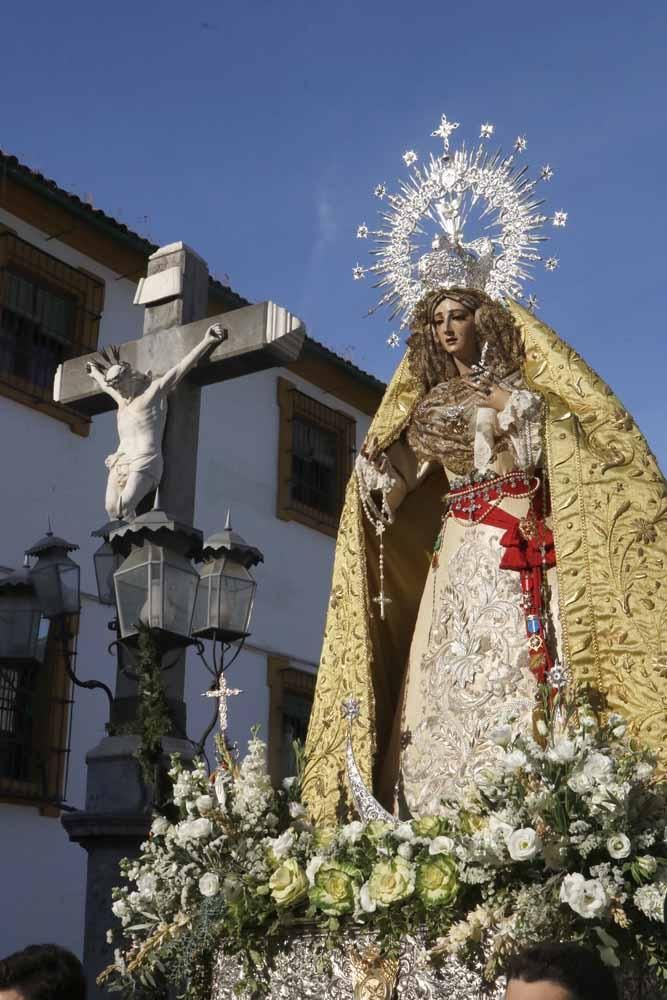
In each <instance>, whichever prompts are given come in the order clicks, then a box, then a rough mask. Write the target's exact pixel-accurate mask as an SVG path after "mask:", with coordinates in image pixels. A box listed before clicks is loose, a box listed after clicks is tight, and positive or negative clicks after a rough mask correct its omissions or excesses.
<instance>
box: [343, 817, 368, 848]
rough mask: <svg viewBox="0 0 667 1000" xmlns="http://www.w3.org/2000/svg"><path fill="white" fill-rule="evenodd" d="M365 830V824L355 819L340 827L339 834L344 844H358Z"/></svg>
mask: <svg viewBox="0 0 667 1000" xmlns="http://www.w3.org/2000/svg"><path fill="white" fill-rule="evenodd" d="M363 832H364V824H363V823H361V822H359V820H358V819H355V820H353V821H352V822H351V823H347V824H346V825H345V826H342V827H341V828H340V833H339V836H340V839H341V840H342V841H343V843H344V844H356V843H357V841H358V840H360V839H361V835H362V833H363Z"/></svg>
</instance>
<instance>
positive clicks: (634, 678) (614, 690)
mask: <svg viewBox="0 0 667 1000" xmlns="http://www.w3.org/2000/svg"><path fill="white" fill-rule="evenodd" d="M510 310H511V312H512V314H513V316H514V318H515V320H516V321H517V323H518V325H519V328H520V329H521V332H522V336H523V338H524V344H525V348H526V363H525V377H526V383H527V385H528V386H529V387H530V388H533V389H535V390H537V391H538V392H540V393H541V395H542V396H543V398H544V400H545V409H546V413H545V429H544V434H545V442H544V444H545V453H546V464H547V468H548V475H549V483H550V490H551V501H552V510H553V523H554V539H555V548H556V557H557V571H558V582H559V599H560V614H561V622H562V628H563V639H564V651H565V655H566V660H567V666H568V668H569V670H570V672H571V676H572V678H573V679H574V680H575V681H576V682H578V683H580V684H584V685H586V686H587V687H588V688H589V690H590V691H591V693H592V695H593V696H594V697H595V698H596V699H597V700H598V702H599V705H600V707H602V708H603V709H605V710H608V711H618V712H621V713H622V714H623V715H624V716H625V717H626V718H627V719H628V720H629V722H630V724H631V728H632V731H633V732H634V733H635V735H636V736H637V737H638V738H639V739H640V740H641V741H642V742H644V743H645V744H647V745H649V746H651V747H653V748H654V749H655V750H656V751H657V752H658V753H659V754H660V756H661V764H662V765H663V767H664V765H665V764H666V763H667V650H666V649H665V641H664V640H665V618H666V615H667V600H666V595H667V579H665V580H664V582H663V577H664V571H665V566H666V565H667V485H666V484H665V480H664V478H663V476H662V474H661V472H660V469H659V468H658V465H657V462H656V460H655V457H654V456H653V454H652V453H651V451H650V449H649V448H648V445H647V443H646V440H645V439H644V437H643V435H642V434H641V432H640V431H639V429H638V428H637V426H636V424H635V423H634V421H633V419H632V417H631V416H630V414H628V413H627V412H626V411H625V410H624V408H623V407H622V405H621V403H620V402H619V400H618V399H617V398H616V397H615V396H614V394H613V392H612V391H611V389H610V388H609V387H608V386H607V385H606V384H605V383H604V382H603V381H602V379H600V378H599V376H598V375H596V374H595V372H594V371H593V370H592V369H591V368H590V367H589V366H588V365H587V364H586V362H585V361H583V359H582V358H580V357H579V355H578V354H577V353H576V352H575V351H574V350H573V349H572V348H571V347H570V346H569V345H568V344H566V343H565V341H563V340H562V339H561V338H560V337H558V335H557V334H556V333H555V332H554V331H553V330H551V329H550V328H549V327H548V326H546V325H545V324H544V323H541V322H540V321H539V320H538V319H536V318H535V317H534V316H533V315H532V314H531V313H529V312H527V311H526V310H525V309H523V308H522V307H521V306H519V305H518V304H516V303H510ZM420 398H421V391H420V387H419V384H418V383H417V381H416V380H415V379H414V378H413V376H412V374H411V372H410V369H409V366H408V363H407V357H404V358H403V361H402V362H401V364H400V365H399V367H398V369H397V371H396V373H395V374H394V377H393V378H392V380H391V383H390V385H389V387H388V389H387V392H386V393H385V396H384V399H383V401H382V403H381V405H380V408H379V409H378V411H377V413H376V415H375V418H374V420H373V422H372V424H371V427H370V429H369V432H368V439H369V440H370V439H372V438H375V437H377V439H378V444H379V446H380V448H386V447H388V446H389V445H390V444H391V443H392V442H393V441H395V440H396V439H397V438H398V437H399V435H400V434H401V432H402V431H403V429H404V428H405V426H406V425H407V423H408V421H409V419H410V416H411V414H412V411H413V410H414V408H415V406H416V405H417V403H418V402H419V399H420ZM439 488H440V493H441V492H442V489H441V484H440V482H439V481H438V477H430V478H429V479H428V480H427V481H426V483H424V484H423V485H422V486H421V487H420V488H419V489H418V490H416V491H415V492H414V493H413V494H411V495H410V496H409V497H408V498H407V500H406V501H405V502H404V504H403V505H402V506H401V508H400V510H399V516H398V517H397V519H396V522H395V524H394V525H393V526H392V528H391V529H390V530H389V531H388V532H387V533H386V535H385V575H386V589H387V593H388V594H389V596H391V597H393V598H394V603H393V604H392V605H390V606H389V611H388V614H387V618H386V619H385V621H384V622H379V620H378V619H379V615H378V614H377V613H375V614H374V611H375V609H374V606H373V604H372V601H371V598H370V596H369V589H370V590H372V591H373V593H374V592H375V591H376V589H377V586H376V584H377V581H376V580H375V579H374V578H375V574H376V572H377V569H376V567H377V559H376V558H375V557H374V554H375V550H376V545H377V543H376V539H375V538H374V537H372V532H369V530H368V526H367V524H366V521H365V518H364V515H363V511H362V507H361V499H360V496H359V489H358V486H357V482H356V477H355V476H352V478H351V480H350V483H349V484H348V488H347V493H346V500H345V505H344V508H343V513H342V516H341V522H340V527H339V532H338V541H337V545H336V556H335V561H334V569H333V582H332V591H331V600H330V604H329V610H328V615H327V622H326V628H325V632H324V641H323V647H322V656H321V660H320V669H319V674H318V679H317V688H316V691H315V703H314V705H313V712H312V715H311V720H310V725H309V729H308V738H307V742H306V753H307V765H306V771H305V775H304V785H303V796H304V801H305V802H306V803H307V805H308V808H309V811H310V813H311V815H312V817H313V818H314V820H315V821H316V822H317V823H320V824H333V823H335V822H340V821H341V820H343V819H344V818H345V817H346V816H349V812H350V803H349V796H348V789H347V781H346V776H345V740H346V735H347V731H346V727H345V724H344V722H343V719H342V716H341V702H342V701H343V700H344V699H345V698H346V697H348V696H353V697H355V698H357V699H358V701H359V703H360V706H361V715H360V718H359V720H358V721H357V723H356V724H355V728H354V748H355V755H356V757H357V761H358V764H359V767H360V770H361V772H362V774H363V776H364V779H365V780H366V781H367V782H368V783H369V784H370V783H372V782H373V764H374V758H375V755H376V749H377V748H378V747H381V748H386V747H387V746H388V744H389V736H390V731H391V721H392V718H393V714H394V713H395V710H396V705H397V703H398V698H399V697H400V686H401V681H402V673H403V670H404V666H405V663H406V662H407V654H408V650H409V642H410V639H411V636H412V631H413V627H414V621H415V618H416V614H417V610H418V604H419V599H420V597H421V592H422V589H423V586H424V582H425V578H426V574H427V572H428V565H429V560H430V553H431V551H432V548H433V543H434V540H435V536H436V534H437V530H438V527H439V523H440V517H441V507H440V504H439V503H438V489H439ZM427 494H430V496H429V495H427ZM369 554H370V558H367V557H368V556H369ZM376 763H377V762H376Z"/></svg>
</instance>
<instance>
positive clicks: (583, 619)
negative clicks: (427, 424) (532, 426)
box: [510, 303, 667, 767]
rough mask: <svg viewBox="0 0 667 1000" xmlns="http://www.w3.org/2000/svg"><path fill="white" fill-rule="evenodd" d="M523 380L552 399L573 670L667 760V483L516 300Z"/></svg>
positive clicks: (628, 421)
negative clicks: (522, 346) (522, 343)
mask: <svg viewBox="0 0 667 1000" xmlns="http://www.w3.org/2000/svg"><path fill="white" fill-rule="evenodd" d="M510 310H511V312H512V314H513V316H514V318H515V320H516V321H517V323H518V324H519V327H520V329H521V331H522V334H523V336H524V340H525V345H526V367H525V375H526V382H527V384H528V385H529V387H531V388H534V389H537V390H538V391H539V392H541V394H542V395H543V397H544V399H545V403H546V420H545V444H546V449H547V459H548V467H549V480H550V485H551V499H552V508H553V522H554V537H555V547H556V557H557V572H558V581H559V593H560V598H561V624H562V629H563V639H564V646H565V653H566V657H567V662H568V665H569V667H570V669H571V671H572V674H573V675H574V678H575V679H576V680H577V681H580V682H582V683H585V684H588V685H590V687H591V689H592V690H593V692H595V693H596V694H597V695H598V696H599V697H600V701H601V704H602V706H603V707H607V708H608V709H609V710H610V711H618V712H622V713H623V715H625V716H626V718H627V719H628V720H629V721H630V723H631V726H632V729H633V731H634V732H635V734H636V735H637V737H638V738H640V739H641V741H642V742H643V743H645V744H648V745H649V746H651V747H653V748H654V749H655V750H656V751H658V752H659V753H660V755H661V762H662V764H663V767H664V766H665V764H667V646H666V640H667V635H666V632H665V628H666V619H667V600H666V598H667V580H665V567H666V566H667V484H666V483H665V480H664V477H663V475H662V473H661V472H660V469H659V467H658V464H657V462H656V460H655V457H654V456H653V454H652V453H651V451H650V449H649V447H648V445H647V443H646V440H645V438H644V436H643V435H642V433H641V431H640V430H639V428H638V427H637V425H636V424H635V422H634V420H633V419H632V416H631V415H630V414H629V413H628V412H627V411H626V410H624V408H623V406H622V405H621V403H620V402H619V400H618V399H617V398H616V396H615V395H614V393H613V392H612V390H611V389H610V388H609V386H607V385H606V384H605V383H604V382H603V381H602V379H601V378H600V377H599V376H598V375H596V373H595V372H594V371H593V370H592V369H591V368H590V367H589V366H588V365H587V364H586V362H585V361H584V360H583V359H582V358H581V357H580V356H579V355H578V354H577V353H576V351H574V350H573V349H572V348H571V347H570V346H569V345H568V344H567V343H565V341H563V340H561V338H560V337H559V336H558V335H557V334H556V333H554V331H553V330H551V329H550V328H549V327H548V326H546V324H544V323H541V322H540V321H539V320H538V319H536V318H535V317H534V316H532V315H531V314H530V313H529V312H528V311H527V310H525V309H523V308H522V307H521V306H519V305H517V304H516V303H510Z"/></svg>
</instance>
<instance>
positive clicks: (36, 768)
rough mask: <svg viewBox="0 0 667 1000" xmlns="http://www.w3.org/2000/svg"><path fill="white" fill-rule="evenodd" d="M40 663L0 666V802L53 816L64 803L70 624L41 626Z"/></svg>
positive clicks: (72, 628) (71, 647) (69, 701)
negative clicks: (28, 806)
mask: <svg viewBox="0 0 667 1000" xmlns="http://www.w3.org/2000/svg"><path fill="white" fill-rule="evenodd" d="M43 625H44V628H43V630H42V635H43V652H44V655H43V661H42V662H39V663H37V662H26V661H16V662H15V663H7V662H3V664H2V665H1V666H0V800H5V801H12V802H34V803H35V804H37V805H39V806H40V807H41V808H42V809H43V810H46V811H50V812H52V813H53V814H57V812H58V806H59V804H60V803H61V802H62V801H63V799H64V797H65V789H66V783H67V765H68V759H69V748H70V732H71V706H72V696H71V681H70V677H69V675H68V672H67V665H68V661H69V660H71V658H72V657H73V656H75V653H76V650H75V647H76V631H77V629H78V625H77V624H76V619H74V618H68V619H66V620H65V622H62V621H59V622H57V623H53V624H52V625H51V626H49V623H48V622H47V621H46V620H43Z"/></svg>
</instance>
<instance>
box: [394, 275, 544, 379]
mask: <svg viewBox="0 0 667 1000" xmlns="http://www.w3.org/2000/svg"><path fill="white" fill-rule="evenodd" d="M411 329H412V334H411V336H410V337H409V339H408V345H409V352H410V353H409V357H410V367H411V369H412V371H413V372H414V374H415V375H416V376H417V377H418V378H419V379H420V381H421V382H422V383H423V385H424V387H425V388H426V389H431V388H433V386H434V385H438V383H440V382H444V381H446V380H447V379H448V378H452V377H453V376H455V375H457V374H458V371H459V370H458V367H457V365H456V359H457V358H458V359H459V360H460V361H462V362H463V364H465V365H468V366H470V365H471V364H473V363H475V362H476V361H479V359H480V357H481V353H482V348H483V345H484V344H486V359H485V360H486V363H487V364H489V365H490V367H492V368H493V369H494V371H495V372H496V373H497V374H498V376H504V375H508V374H510V373H511V372H514V371H517V370H518V369H519V368H520V367H521V362H522V360H523V357H524V352H523V344H522V341H521V334H520V332H519V330H518V328H517V326H516V324H515V322H514V319H513V318H512V315H511V313H510V312H509V310H507V309H506V308H505V306H503V305H502V304H501V303H500V302H497V301H495V300H494V299H492V298H490V297H489V296H488V295H486V293H485V292H480V291H477V290H476V289H470V288H439V289H436V290H435V291H433V292H429V293H428V295H425V296H424V298H423V299H422V300H421V302H420V303H419V305H418V306H417V309H416V310H415V316H414V319H413V323H412V326H411Z"/></svg>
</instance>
